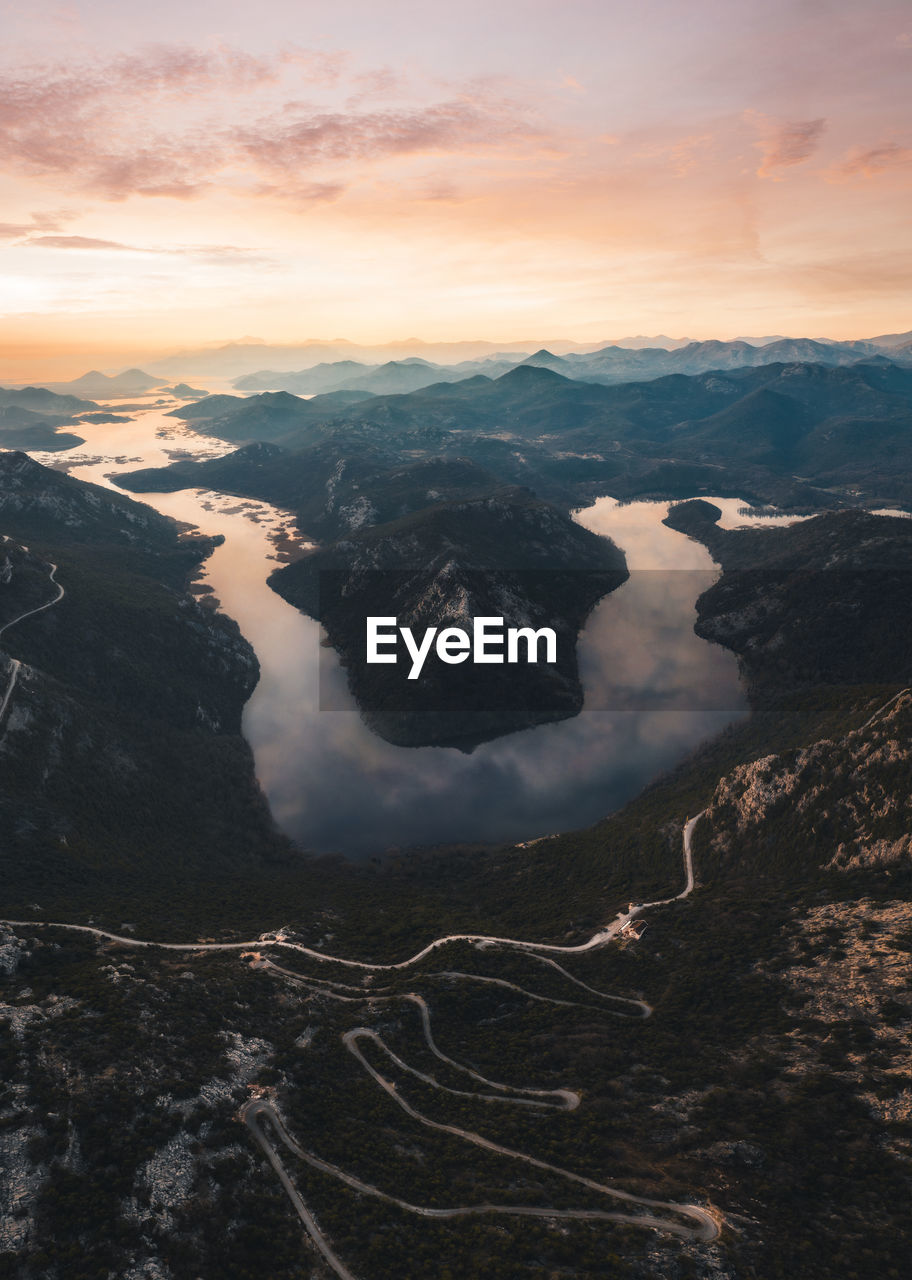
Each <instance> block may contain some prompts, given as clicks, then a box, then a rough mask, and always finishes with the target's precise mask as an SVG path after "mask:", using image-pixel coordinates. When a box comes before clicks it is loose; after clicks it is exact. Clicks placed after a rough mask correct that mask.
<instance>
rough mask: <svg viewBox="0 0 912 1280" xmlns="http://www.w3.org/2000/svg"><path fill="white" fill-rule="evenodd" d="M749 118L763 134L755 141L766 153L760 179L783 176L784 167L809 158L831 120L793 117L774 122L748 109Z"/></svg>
mask: <svg viewBox="0 0 912 1280" xmlns="http://www.w3.org/2000/svg"><path fill="white" fill-rule="evenodd" d="M747 118H748V119H749V120H750V121H751V122H752V123H756V124H757V125H759V126H760V127H761V128H762V129H763V130H764V133H763V136H762V137H761V138H760V139H759V140H758V141H757V142H756V143H755V144H754V145H755V147H756V148H757V149H758V150H759V151H760V152H761V153H762V159H761V162H760V167H759V168H758V169H757V177H758V178H773V179H777V180H778V179H780V178H781V176H782V170H783V169H789V168H792V167H793V166H794V165H797V164H802V163H803V162H804V161H805V160H807V159H809V158H810V157H811V156H812V155H813V154H814V152H815V151H816V150H817V147H818V146H819V144H820V139H821V137H822V136H823V132H824V130H825V129H826V125H827V122H826V120H825V119H823V118H820V119H817V120H790V121H787V122H785V123H784V124H780V125H775V126H774V125H773V123H772V121H770V120H769V119H768V118H767V117H766V116H762V115H760V114H759V113H757V112H748V113H747Z"/></svg>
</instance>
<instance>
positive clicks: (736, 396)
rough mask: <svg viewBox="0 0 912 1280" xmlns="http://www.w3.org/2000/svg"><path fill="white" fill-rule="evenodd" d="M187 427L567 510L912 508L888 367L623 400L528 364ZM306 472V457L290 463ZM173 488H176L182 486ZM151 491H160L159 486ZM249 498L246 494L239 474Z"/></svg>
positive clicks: (252, 407) (729, 375) (708, 376)
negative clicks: (514, 492) (469, 465)
mask: <svg viewBox="0 0 912 1280" xmlns="http://www.w3.org/2000/svg"><path fill="white" fill-rule="evenodd" d="M350 394H354V393H350ZM173 416H176V417H180V418H181V419H182V420H183V421H185V422H187V423H188V425H190V426H191V427H192V428H193V429H195V430H197V431H200V432H202V433H204V434H211V435H214V436H217V437H220V438H224V439H229V440H235V441H237V442H238V443H249V442H251V441H254V440H260V441H269V442H271V443H275V444H279V445H282V446H285V447H288V448H289V449H290V450H291V451H292V452H297V451H301V450H302V449H306V448H307V447H311V446H313V445H314V444H315V443H317V442H319V441H322V440H330V439H332V438H333V437H334V436H338V437H339V438H342V437H344V438H345V440H346V441H347V442H348V443H347V445H346V447H349V448H350V449H351V451H352V452H355V451H357V450H360V449H366V448H371V447H374V448H380V449H382V450H383V451H385V452H398V453H399V455H400V456H401V457H402V458H403V459H404V458H405V457H406V456H411V457H414V456H415V453H416V452H419V451H420V453H423V454H425V455H431V454H433V455H434V456H449V457H453V456H456V457H467V458H470V459H471V460H473V461H475V462H476V463H477V464H478V465H479V466H482V467H484V468H485V469H486V470H488V471H491V472H493V473H494V474H495V475H496V476H497V477H498V479H499V480H500V481H501V483H507V484H522V485H526V486H528V487H531V488H533V489H535V490H536V492H538V493H539V494H540V495H541V496H542V497H545V498H548V499H549V500H553V501H557V502H560V503H562V504H565V505H566V506H568V507H569V506H572V505H579V504H580V503H583V502H586V501H588V500H589V499H590V498H591V497H592V496H595V495H597V494H602V493H611V494H613V495H614V496H615V497H619V498H632V497H636V496H656V497H663V496H667V497H686V496H690V495H692V494H693V493H694V492H697V493H698V492H700V490H701V489H702V490H703V491H704V492H705V491H712V490H715V491H716V492H719V491H720V490H723V491H726V492H729V493H741V494H742V495H744V496H749V497H752V498H754V499H756V500H758V501H768V502H773V503H776V504H777V505H780V506H797V507H799V508H807V507H814V506H816V507H817V508H818V509H819V508H827V507H839V506H844V505H852V504H856V503H859V502H862V501H867V502H869V503H873V504H875V505H876V504H877V503H887V502H907V501H912V481H910V479H909V476H910V475H912V370H910V369H906V368H904V367H900V366H898V365H895V364H893V363H891V362H888V361H884V360H876V361H867V360H866V361H861V362H857V361H856V362H855V363H853V364H852V365H849V366H846V367H832V366H824V365H815V364H802V363H798V364H782V363H775V364H770V365H762V366H759V367H757V368H746V369H737V370H733V371H728V372H716V371H714V372H710V373H704V374H699V375H694V376H688V375H684V374H672V375H669V376H667V377H662V378H657V379H655V380H653V381H649V382H639V383H626V384H624V385H622V386H616V387H606V386H600V385H597V384H593V383H587V382H580V381H574V380H572V379H568V378H565V377H563V376H562V375H561V374H559V373H557V372H555V371H554V370H551V369H546V368H540V367H536V366H532V365H524V366H520V367H518V368H516V369H514V370H511V371H510V372H509V373H507V374H505V375H503V376H501V377H499V378H497V379H495V380H491V379H489V378H485V377H482V376H478V377H474V378H470V379H466V380H464V381H462V382H457V383H438V384H436V385H434V386H431V387H427V388H424V389H422V390H420V391H415V392H411V393H410V394H408V395H396V396H374V397H371V398H369V399H365V400H360V401H358V402H356V403H354V404H351V403H349V404H339V403H338V400H337V399H335V398H334V397H333V396H325V397H321V396H317V397H315V398H314V399H311V400H302V399H299V398H297V397H295V396H291V395H288V394H287V393H282V392H280V393H274V394H264V395H256V396H252V397H250V398H248V399H246V400H245V399H243V398H241V397H236V398H235V397H222V396H217V397H210V398H209V399H208V400H202V401H199V402H198V403H196V404H194V405H192V406H183V407H181V408H179V409H176V410H174V411H173ZM299 465H300V466H303V465H304V460H303V457H302V459H301V460H299V461H298V462H296V461H294V460H292V459H290V460H289V466H291V467H296V466H299ZM161 474H162V475H163V476H170V477H171V479H168V480H167V481H164V482H163V483H167V484H168V485H171V483H172V480H176V479H179V478H180V473H179V472H178V471H175V470H172V471H170V472H168V471H167V470H164V471H162V473H161ZM127 483H130V482H129V481H127ZM143 483H149V484H155V485H157V484H158V483H159V481H158V480H157V479H153V478H152V477H150V475H149V473H148V472H145V473H143ZM234 483H235V485H236V488H237V491H238V492H242V493H243V492H245V489H244V487H243V480H242V478H241V476H240V475H239V474H238V475H236V476H235V478H234ZM250 492H251V494H252V493H253V490H250ZM256 496H263V497H268V494H266V493H265V492H264V491H263V490H262V489H259V490H258V492H257V494H256Z"/></svg>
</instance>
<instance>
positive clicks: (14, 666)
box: [0, 538, 66, 721]
mask: <svg viewBox="0 0 912 1280" xmlns="http://www.w3.org/2000/svg"><path fill="white" fill-rule="evenodd" d="M4 542H9V538H4ZM23 550H25V548H23ZM48 567H49V569H50V573H49V574H48V580H49V581H50V582H53V584H54V586H55V587H56V588H57V594H56V595H55V596H54V599H53V600H48V601H47V603H46V604H39V605H38V607H37V608H36V609H27V610H26V612H25V613H20V614H19V616H18V617H17V618H12V619H10V621H9V622H5V623H4V624H3V626H2V627H0V637H2V636H3V633H4V632H5V631H9V629H10V627H15V626H16V624H17V623H19V622H24V621H25V619H26V618H31V617H33V616H34V614H36V613H44V611H45V609H51V608H53V606H54V605H55V604H59V603H60V601H61V600H62V599H63V597H64V595H65V594H66V593H65V591H64V589H63V587H62V586H61V585H60V583H59V582H57V580H56V578H55V576H54V575H55V574H56V573H57V566H56V565H55V564H49V565H48ZM21 670H22V663H21V662H20V661H19V659H18V658H10V676H9V682H8V684H7V686H6V692H5V693H4V695H3V701H2V702H0V721H2V720H3V717H4V715H5V714H6V708H7V707H8V706H9V701H10V698H11V697H12V696H13V690H14V689H15V688H16V683H17V681H18V679H19V672H20V671H21Z"/></svg>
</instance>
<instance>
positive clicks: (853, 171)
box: [827, 142, 912, 182]
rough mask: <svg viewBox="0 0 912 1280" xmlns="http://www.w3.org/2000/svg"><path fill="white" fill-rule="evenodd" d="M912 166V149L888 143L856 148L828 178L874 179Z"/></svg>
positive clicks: (831, 170) (831, 171)
mask: <svg viewBox="0 0 912 1280" xmlns="http://www.w3.org/2000/svg"><path fill="white" fill-rule="evenodd" d="M910 164H912V147H902V146H900V145H899V143H898V142H886V143H883V144H882V145H881V146H879V147H855V148H854V149H853V150H852V151H850V152H849V153H848V155H847V156H846V157H845V159H844V160H842V161H841V162H840V163H839V164H836V165H834V166H833V168H832V169H830V170H829V171H828V173H827V177H828V178H830V179H831V180H833V181H837V182H838V181H839V180H840V179H846V178H874V177H876V176H877V175H878V174H881V173H885V172H886V171H887V170H890V169H899V168H905V167H907V166H908V165H910Z"/></svg>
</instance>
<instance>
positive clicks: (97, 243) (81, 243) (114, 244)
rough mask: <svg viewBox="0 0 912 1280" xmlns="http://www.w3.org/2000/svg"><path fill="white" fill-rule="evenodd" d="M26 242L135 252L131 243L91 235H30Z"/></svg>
mask: <svg viewBox="0 0 912 1280" xmlns="http://www.w3.org/2000/svg"><path fill="white" fill-rule="evenodd" d="M26 244H27V245H29V246H30V247H31V246H32V245H38V246H40V247H42V248H45V249H127V250H129V251H132V252H135V249H134V246H133V245H130V244H120V243H119V242H118V241H117V240H95V239H93V238H92V237H91V236H32V237H31V238H30V239H29V240H27V241H26Z"/></svg>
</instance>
